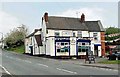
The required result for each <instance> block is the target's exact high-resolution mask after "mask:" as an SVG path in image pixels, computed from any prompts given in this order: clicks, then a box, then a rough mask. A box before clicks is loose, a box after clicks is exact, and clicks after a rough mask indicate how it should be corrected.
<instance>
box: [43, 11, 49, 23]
mask: <svg viewBox="0 0 120 77" xmlns="http://www.w3.org/2000/svg"><path fill="white" fill-rule="evenodd" d="M44 19H45V22H48V13H47V12H46V13H45V14H44Z"/></svg>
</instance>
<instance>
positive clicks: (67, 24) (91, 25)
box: [46, 16, 104, 31]
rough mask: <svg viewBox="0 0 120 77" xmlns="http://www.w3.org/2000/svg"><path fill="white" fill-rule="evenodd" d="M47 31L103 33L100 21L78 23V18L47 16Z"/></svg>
mask: <svg viewBox="0 0 120 77" xmlns="http://www.w3.org/2000/svg"><path fill="white" fill-rule="evenodd" d="M46 27H47V29H62V30H64V29H65V30H84V31H86V30H87V31H104V28H103V26H102V24H101V23H100V21H85V22H84V23H81V22H80V19H78V18H69V17H55V16H48V23H47V24H46Z"/></svg>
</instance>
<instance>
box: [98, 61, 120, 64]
mask: <svg viewBox="0 0 120 77" xmlns="http://www.w3.org/2000/svg"><path fill="white" fill-rule="evenodd" d="M98 63H101V64H120V60H103V61H100V62H98Z"/></svg>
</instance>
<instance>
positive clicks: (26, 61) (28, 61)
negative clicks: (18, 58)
mask: <svg viewBox="0 0 120 77" xmlns="http://www.w3.org/2000/svg"><path fill="white" fill-rule="evenodd" d="M23 61H25V62H27V63H32V62H31V61H28V60H23Z"/></svg>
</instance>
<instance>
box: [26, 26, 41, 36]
mask: <svg viewBox="0 0 120 77" xmlns="http://www.w3.org/2000/svg"><path fill="white" fill-rule="evenodd" d="M41 30H42V29H41V28H40V29H35V30H34V32H33V33H31V34H29V35H28V36H27V37H26V38H29V37H31V36H34V34H35V33H36V32H37V31H41Z"/></svg>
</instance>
